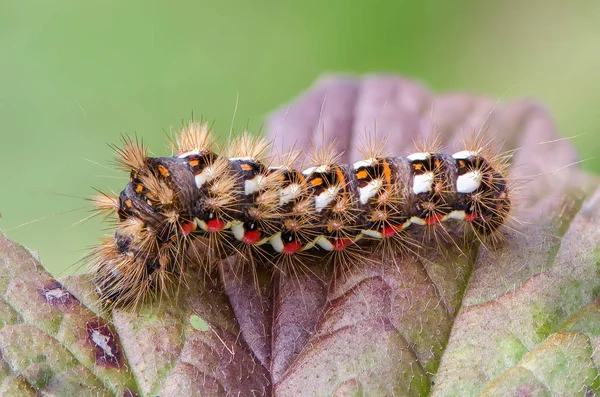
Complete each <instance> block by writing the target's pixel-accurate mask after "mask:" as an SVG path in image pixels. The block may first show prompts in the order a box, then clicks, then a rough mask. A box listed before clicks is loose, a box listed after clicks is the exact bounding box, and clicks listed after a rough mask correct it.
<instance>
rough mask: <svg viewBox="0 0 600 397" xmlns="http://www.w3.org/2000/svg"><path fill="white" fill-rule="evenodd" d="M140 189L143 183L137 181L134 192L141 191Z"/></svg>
mask: <svg viewBox="0 0 600 397" xmlns="http://www.w3.org/2000/svg"><path fill="white" fill-rule="evenodd" d="M142 190H144V185H142V184H141V183H138V184H137V186H136V187H135V192H136V193H141V192H142Z"/></svg>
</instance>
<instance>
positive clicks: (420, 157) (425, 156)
mask: <svg viewBox="0 0 600 397" xmlns="http://www.w3.org/2000/svg"><path fill="white" fill-rule="evenodd" d="M429 157H431V153H425V152H417V153H413V154H411V155H408V156H406V158H407V159H409V160H410V161H415V160H420V161H424V160H427V159H428V158H429Z"/></svg>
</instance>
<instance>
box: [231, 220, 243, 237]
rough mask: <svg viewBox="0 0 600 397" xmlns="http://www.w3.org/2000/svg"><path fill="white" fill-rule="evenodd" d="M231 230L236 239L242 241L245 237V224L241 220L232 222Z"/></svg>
mask: <svg viewBox="0 0 600 397" xmlns="http://www.w3.org/2000/svg"><path fill="white" fill-rule="evenodd" d="M231 231H232V232H233V236H234V237H235V239H236V240H238V241H242V239H243V238H244V224H243V223H242V222H240V221H233V222H231Z"/></svg>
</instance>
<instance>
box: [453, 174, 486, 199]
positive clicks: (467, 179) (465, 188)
mask: <svg viewBox="0 0 600 397" xmlns="http://www.w3.org/2000/svg"><path fill="white" fill-rule="evenodd" d="M481 178H482V175H481V172H479V171H477V170H475V171H471V172H467V173H466V174H463V175H461V176H459V177H458V178H457V179H456V191H457V192H458V193H473V192H474V191H475V190H477V189H478V188H479V186H480V185H481Z"/></svg>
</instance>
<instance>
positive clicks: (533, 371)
mask: <svg viewBox="0 0 600 397" xmlns="http://www.w3.org/2000/svg"><path fill="white" fill-rule="evenodd" d="M480 128H486V129H487V131H488V135H489V136H493V137H494V138H495V139H497V140H502V141H504V142H505V146H504V150H512V149H518V150H517V151H516V152H515V155H514V157H513V159H512V176H511V178H512V180H514V181H517V182H516V185H518V186H519V187H520V189H518V191H516V192H515V196H516V198H515V200H516V203H517V205H516V208H515V211H514V212H513V216H514V218H515V220H512V221H511V222H509V224H508V225H507V227H506V228H505V237H506V240H505V241H504V242H502V243H500V244H498V245H497V246H496V247H494V248H491V247H481V246H480V244H478V243H477V242H473V241H464V240H458V241H460V242H459V243H452V242H448V241H447V242H441V243H440V244H437V245H434V243H433V242H425V243H424V247H423V248H422V249H421V250H420V251H419V254H418V255H402V256H396V257H390V256H381V255H380V256H375V257H373V258H370V260H369V261H365V262H364V263H362V264H359V265H358V266H355V267H354V268H353V270H352V272H350V273H348V274H347V275H346V276H345V277H343V278H338V279H336V282H335V283H333V282H332V270H331V269H330V268H328V267H325V266H324V265H323V263H314V264H311V265H310V268H311V272H307V273H306V274H301V275H299V276H298V278H297V279H295V278H292V277H275V279H274V280H273V281H272V282H271V278H270V276H269V275H266V274H264V275H263V274H261V275H260V280H261V290H260V293H259V291H257V290H256V289H255V287H254V285H253V281H252V277H251V275H250V274H249V272H248V271H246V272H243V273H240V271H239V270H238V271H233V269H238V268H239V267H240V265H241V264H240V263H239V261H240V260H241V259H240V258H236V257H231V258H228V259H226V260H224V261H222V263H221V266H220V274H221V278H222V280H224V284H222V283H219V284H218V285H217V284H214V285H213V284H210V283H209V282H201V280H190V285H191V290H190V292H189V293H188V294H187V295H186V296H185V297H182V298H181V299H180V300H179V302H178V304H176V305H171V304H167V303H165V304H162V305H160V306H159V305H155V306H154V307H145V308H143V309H142V310H141V311H140V312H139V313H127V312H122V311H115V312H113V313H112V315H107V314H106V313H101V312H100V310H99V308H98V307H97V306H96V304H95V303H94V300H93V288H92V287H91V286H90V284H89V282H88V281H87V279H86V278H85V277H82V276H79V277H72V278H68V279H66V280H63V282H58V281H56V280H54V279H52V277H51V276H50V275H49V274H48V273H47V272H46V271H45V270H44V269H43V268H42V267H41V266H40V265H39V262H38V261H37V259H36V258H35V256H32V255H31V254H30V253H29V252H28V251H26V250H25V249H23V248H22V247H20V246H18V245H16V244H14V243H12V242H10V241H8V240H6V239H5V238H4V237H1V238H0V266H3V269H2V270H3V272H2V277H1V278H0V293H1V296H2V300H0V324H1V325H2V328H1V329H0V353H1V361H0V379H1V383H0V391H1V393H0V394H1V395H11V393H12V395H19V396H20V395H40V394H43V395H60V396H62V395H73V396H76V395H86V396H87V395H111V396H134V395H139V396H155V395H160V396H161V397H164V396H198V395H202V396H206V395H209V396H212V395H214V396H225V395H240V396H253V395H254V396H259V395H271V394H272V395H277V396H348V395H357V396H358V395H366V396H390V395H396V396H413V395H415V396H417V395H418V396H425V395H433V396H451V395H461V396H471V395H490V396H496V395H498V396H505V395H530V394H535V393H537V394H536V395H593V393H595V392H596V391H598V390H599V389H600V378H599V376H598V363H599V361H600V353H599V352H600V304H599V303H598V301H597V297H598V294H599V293H600V277H598V276H599V274H598V272H599V271H600V259H599V257H600V243H599V242H600V227H599V226H598V225H600V222H599V220H600V205H598V204H599V202H600V191H599V190H598V188H597V187H598V181H597V180H596V179H594V178H593V177H590V176H588V175H585V174H583V173H582V172H581V171H580V170H579V169H578V168H577V167H576V166H569V165H571V164H572V163H574V162H576V161H577V156H576V153H575V151H574V150H573V148H572V146H571V144H570V142H569V141H568V140H557V139H558V135H557V133H556V129H555V125H554V123H553V121H552V119H551V118H550V116H549V115H548V113H547V112H546V111H545V110H544V109H543V108H542V107H540V105H538V104H536V103H534V102H531V101H515V102H500V103H497V102H496V101H494V100H492V99H489V98H485V97H477V96H473V95H467V94H444V95H433V94H431V93H430V92H428V91H427V90H426V89H425V88H424V87H422V86H421V85H419V84H417V83H415V82H413V81H410V80H406V79H402V78H399V77H395V76H368V77H365V78H354V77H336V76H334V77H328V78H324V79H322V80H321V81H319V82H318V83H317V85H316V86H315V87H314V88H313V89H311V90H310V91H309V92H307V93H305V94H303V95H302V96H300V97H299V98H298V99H297V100H295V101H294V102H293V103H292V104H291V105H289V106H286V107H282V108H281V109H280V110H279V111H277V112H276V113H274V114H273V115H272V116H271V118H270V119H269V122H268V130H269V133H270V134H271V135H272V136H274V137H275V145H276V147H277V148H291V147H295V148H297V149H298V148H299V149H309V148H310V145H311V143H313V142H314V144H315V145H317V146H319V144H321V143H322V142H323V140H325V142H327V141H328V140H330V139H336V140H337V142H338V147H339V149H340V150H342V151H344V156H343V157H344V158H343V161H345V162H350V161H355V160H357V159H360V153H359V151H358V149H359V148H360V147H361V145H362V143H361V137H362V136H363V135H364V132H365V131H367V132H371V133H372V132H374V130H377V133H378V134H379V136H380V137H381V136H388V135H389V139H388V141H387V144H386V147H385V149H386V151H387V152H388V153H389V154H391V155H407V154H409V153H411V152H412V151H414V145H413V141H414V140H418V139H419V138H427V136H429V135H430V134H431V133H432V131H436V132H437V133H438V134H439V136H440V138H441V140H442V143H443V145H444V147H445V148H447V151H449V152H452V151H453V150H460V149H462V147H461V142H462V140H463V139H464V138H465V137H466V136H467V135H468V133H469V132H470V131H471V130H472V129H480ZM198 277H200V276H198ZM220 285H224V287H223V286H220ZM528 393H530V394H528Z"/></svg>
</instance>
